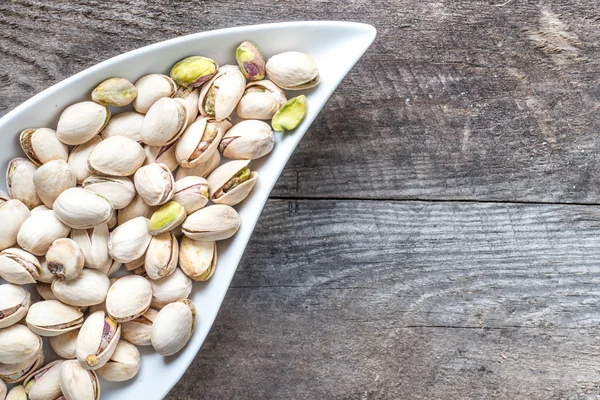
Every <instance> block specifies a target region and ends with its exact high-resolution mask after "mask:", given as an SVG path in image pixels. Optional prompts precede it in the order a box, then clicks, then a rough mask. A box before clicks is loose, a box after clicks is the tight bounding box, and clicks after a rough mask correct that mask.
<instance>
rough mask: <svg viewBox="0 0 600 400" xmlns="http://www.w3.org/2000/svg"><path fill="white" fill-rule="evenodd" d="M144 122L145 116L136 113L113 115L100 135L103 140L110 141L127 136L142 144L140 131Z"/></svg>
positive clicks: (127, 112) (126, 112) (128, 112)
mask: <svg viewBox="0 0 600 400" xmlns="http://www.w3.org/2000/svg"><path fill="white" fill-rule="evenodd" d="M142 122H144V114H140V113H137V112H135V111H125V112H122V113H120V114H117V115H113V116H112V118H111V119H110V121H108V124H106V126H105V127H104V130H103V131H102V132H101V133H100V135H101V136H102V139H108V138H109V137H113V136H125V137H128V138H129V139H131V140H133V141H136V142H138V143H141V142H142V138H141V137H140V130H141V129H142Z"/></svg>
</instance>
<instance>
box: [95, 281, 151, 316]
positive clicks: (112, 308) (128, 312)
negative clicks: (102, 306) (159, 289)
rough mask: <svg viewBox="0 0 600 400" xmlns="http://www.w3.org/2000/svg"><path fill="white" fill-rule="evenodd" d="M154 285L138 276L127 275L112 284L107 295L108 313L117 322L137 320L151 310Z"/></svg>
mask: <svg viewBox="0 0 600 400" xmlns="http://www.w3.org/2000/svg"><path fill="white" fill-rule="evenodd" d="M151 301H152V285H151V284H150V282H149V281H148V280H147V279H145V278H143V277H141V276H136V275H127V276H124V277H122V278H120V279H119V280H117V281H116V282H115V283H113V284H112V286H111V287H110V289H109V290H108V294H107V295H106V312H107V313H108V315H109V316H110V317H111V318H112V319H113V320H115V321H117V322H127V321H131V320H134V319H136V318H137V317H139V316H140V315H142V314H144V313H145V312H146V311H147V310H148V308H150V302H151Z"/></svg>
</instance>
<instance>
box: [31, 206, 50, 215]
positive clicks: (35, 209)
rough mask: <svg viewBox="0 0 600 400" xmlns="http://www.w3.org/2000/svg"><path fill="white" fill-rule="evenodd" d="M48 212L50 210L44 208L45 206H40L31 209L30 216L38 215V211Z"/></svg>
mask: <svg viewBox="0 0 600 400" xmlns="http://www.w3.org/2000/svg"><path fill="white" fill-rule="evenodd" d="M48 210H51V208H48V207H46V206H45V205H43V204H42V205H40V206H37V207H35V208H33V209H32V210H31V215H33V214H35V213H38V212H40V211H48Z"/></svg>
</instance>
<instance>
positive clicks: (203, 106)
mask: <svg viewBox="0 0 600 400" xmlns="http://www.w3.org/2000/svg"><path fill="white" fill-rule="evenodd" d="M245 87H246V78H244V75H243V74H242V73H241V72H240V69H239V68H238V67H237V66H234V65H224V66H222V67H221V68H219V70H218V71H217V73H216V75H215V76H214V77H213V78H212V79H211V80H210V81H209V82H207V83H206V84H205V85H204V86H202V90H201V91H200V97H199V99H198V102H199V104H198V108H199V111H200V114H201V115H203V116H211V117H214V118H215V119H216V120H217V121H223V120H224V119H225V118H227V117H229V116H230V115H231V113H232V112H233V110H235V107H236V106H237V104H238V102H239V101H240V99H241V98H242V95H243V94H244V89H245Z"/></svg>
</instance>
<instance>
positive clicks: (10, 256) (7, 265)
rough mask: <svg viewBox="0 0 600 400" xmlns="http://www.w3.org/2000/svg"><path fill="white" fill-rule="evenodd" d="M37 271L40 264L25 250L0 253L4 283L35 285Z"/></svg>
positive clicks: (0, 270)
mask: <svg viewBox="0 0 600 400" xmlns="http://www.w3.org/2000/svg"><path fill="white" fill-rule="evenodd" d="M39 271H40V262H39V261H38V259H37V258H36V257H35V256H34V255H32V254H30V253H28V252H26V251H25V250H21V249H18V248H16V247H11V248H8V249H5V250H2V251H0V277H2V279H4V280H5V281H7V282H9V283H14V284H15V285H26V284H28V283H35V281H36V280H37V279H38V278H39V276H40V273H39ZM0 362H4V361H2V360H0Z"/></svg>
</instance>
